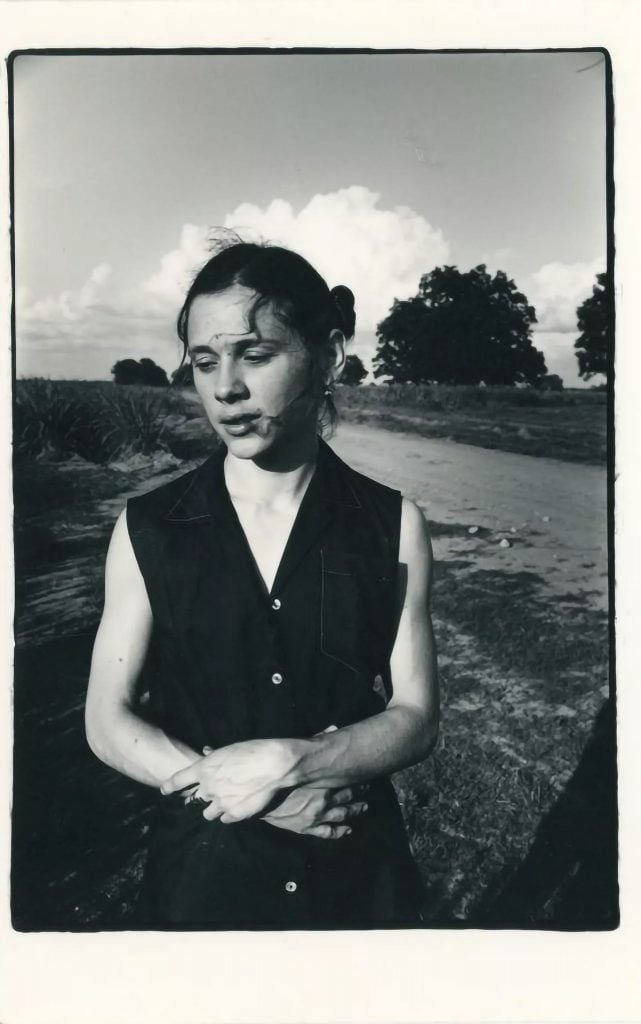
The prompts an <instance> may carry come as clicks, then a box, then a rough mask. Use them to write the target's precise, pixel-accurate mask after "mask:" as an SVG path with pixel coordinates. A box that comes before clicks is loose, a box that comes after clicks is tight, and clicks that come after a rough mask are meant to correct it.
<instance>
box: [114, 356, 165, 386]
mask: <svg viewBox="0 0 641 1024" xmlns="http://www.w3.org/2000/svg"><path fill="white" fill-rule="evenodd" d="M111 372H112V374H113V378H114V383H116V384H144V385H147V387H152V388H166V387H169V380H168V379H167V374H166V373H165V371H164V370H163V369H162V367H160V366H158V365H157V363H154V361H153V359H141V360H140V362H137V361H136V360H135V359H119V360H118V362H116V363H114V365H113V366H112V367H111Z"/></svg>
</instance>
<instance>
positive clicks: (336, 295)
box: [330, 284, 356, 339]
mask: <svg viewBox="0 0 641 1024" xmlns="http://www.w3.org/2000/svg"><path fill="white" fill-rule="evenodd" d="M330 295H331V296H332V299H333V300H334V304H335V306H336V308H337V309H338V312H339V313H340V319H341V330H342V332H343V334H344V335H345V337H346V338H348V339H349V338H353V337H354V328H355V326H356V313H355V312H354V293H353V292H352V291H351V289H350V288H348V287H347V286H346V285H344V284H337V285H335V287H334V288H332V289H331V290H330Z"/></svg>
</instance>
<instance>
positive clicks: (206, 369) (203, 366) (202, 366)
mask: <svg viewBox="0 0 641 1024" xmlns="http://www.w3.org/2000/svg"><path fill="white" fill-rule="evenodd" d="M217 365H218V364H217V363H211V362H208V363H194V367H195V369H196V370H200V372H201V373H210V372H211V371H212V370H215V369H216V366H217Z"/></svg>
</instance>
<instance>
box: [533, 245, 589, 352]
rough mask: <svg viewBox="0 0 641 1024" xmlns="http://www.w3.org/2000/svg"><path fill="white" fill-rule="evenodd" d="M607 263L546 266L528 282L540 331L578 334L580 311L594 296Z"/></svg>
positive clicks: (552, 264) (551, 264)
mask: <svg viewBox="0 0 641 1024" xmlns="http://www.w3.org/2000/svg"><path fill="white" fill-rule="evenodd" d="M602 270H604V266H603V260H600V259H596V260H591V261H590V262H589V263H546V264H545V265H544V266H542V267H540V268H539V270H537V271H536V272H535V273H534V274H532V275H531V276H530V278H529V279H528V280H527V281H525V282H524V291H525V294H526V295H527V297H528V300H529V301H530V303H531V304H532V305H533V306H534V308H535V309H536V316H537V321H538V328H539V330H542V331H552V332H554V333H557V334H559V333H564V332H568V333H576V334H577V335H578V333H579V332H578V329H577V325H576V311H577V307H578V306H580V305H581V303H582V302H583V300H584V299H587V298H588V297H589V296H590V295H591V294H592V285H593V284H594V281H595V278H596V275H597V274H598V273H600V272H601V271H602Z"/></svg>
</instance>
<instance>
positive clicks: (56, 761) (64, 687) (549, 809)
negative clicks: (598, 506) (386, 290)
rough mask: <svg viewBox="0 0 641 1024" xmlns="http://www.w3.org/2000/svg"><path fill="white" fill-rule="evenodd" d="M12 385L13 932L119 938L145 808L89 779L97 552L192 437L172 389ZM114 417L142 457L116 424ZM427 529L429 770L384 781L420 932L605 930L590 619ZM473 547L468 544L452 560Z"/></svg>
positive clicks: (601, 660)
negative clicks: (435, 664)
mask: <svg viewBox="0 0 641 1024" xmlns="http://www.w3.org/2000/svg"><path fill="white" fill-rule="evenodd" d="M29 389H31V391H30V401H31V406H30V407H29V408H27V409H26V411H25V409H24V408H23V410H22V412H21V413H20V416H22V419H20V418H19V417H17V434H16V459H15V522H16V575H17V595H16V638H17V646H16V674H15V746H14V781H15V790H14V811H13V837H12V838H13V851H14V859H13V874H12V893H13V895H12V907H13V919H14V925H15V927H17V928H18V929H23V930H38V929H54V930H55V929H81V930H82V929H96V928H98V929H102V928H122V927H135V901H136V894H137V892H138V889H139V884H140V879H141V876H142V870H143V864H144V855H145V854H144V850H145V836H146V833H147V830H148V826H149V817H150V813H151V810H150V808H151V803H150V793H149V791H148V790H147V789H146V788H145V787H142V786H138V785H136V784H135V783H133V782H130V781H128V780H126V779H125V778H123V777H121V776H119V775H117V774H116V773H115V772H113V771H111V770H110V769H108V768H106V767H105V766H104V765H102V764H100V763H99V762H98V761H97V760H96V759H95V758H94V757H93V755H91V753H90V752H89V750H88V748H87V746H86V742H85V739H84V729H83V705H84V694H85V687H86V681H87V674H88V667H89V659H90V652H91V646H92V642H93V637H94V634H95V629H96V626H97V623H98V618H99V615H100V610H101V601H102V574H103V565H104V556H105V553H106V548H107V544H108V538H109V534H110V531H111V528H112V524H113V521H114V519H115V517H116V515H117V513H118V511H119V510H120V508H121V507H122V505H123V503H124V498H125V496H126V495H128V494H130V493H132V492H136V491H138V490H140V489H146V488H147V487H149V486H152V485H153V484H154V483H161V482H162V481H163V480H164V479H168V478H169V475H170V474H175V473H179V472H183V471H184V470H185V469H188V468H190V465H191V464H192V462H190V461H189V460H199V459H200V458H201V457H202V455H203V453H204V452H205V451H206V450H207V448H208V446H209V445H210V444H211V434H210V431H209V429H208V428H207V427H206V426H205V425H204V423H203V420H202V416H201V415H200V413H199V411H198V408H197V406H196V405H195V404H194V402H193V398H191V397H190V396H189V395H188V394H186V395H182V394H180V393H176V392H172V391H167V392H161V393H160V394H159V393H157V392H144V391H138V389H116V388H114V387H113V386H111V385H101V384H100V385H94V384H89V385H84V384H79V383H74V384H72V385H69V389H68V390H66V393H65V394H64V395H63V398H64V401H63V400H62V399H59V395H61V394H62V393H63V391H64V390H65V389H58V387H57V385H51V384H49V383H47V382H22V383H21V384H20V385H19V387H18V393H17V403H18V406H19V405H20V403H21V401H23V402H24V395H25V393H26V392H29ZM21 390H22V391H23V395H22V396H21V394H20V392H21ZM345 390H346V389H343V391H345ZM350 390H351V391H352V392H354V393H358V394H359V395H362V396H363V401H365V396H366V395H367V389H360V388H353V389H350ZM379 390H382V389H379ZM385 390H386V391H387V390H389V389H385ZM478 390H480V389H478ZM123 391H124V392H125V394H124V395H123V394H121V392H123ZM587 394H588V396H589V397H587V398H586V399H585V406H586V407H587V406H588V405H589V403H590V402H594V408H595V409H597V408H601V406H600V405H599V402H598V401H597V400H596V399H595V398H594V395H593V394H592V395H591V394H590V393H587ZM34 395H35V396H36V397H35V398H34ZM566 397H569V396H561V398H563V399H565V398H566ZM36 399H37V400H36ZM358 400H359V401H360V398H359V399H358ZM58 401H60V406H59V407H58V410H57V411H51V409H48V403H51V402H53V403H55V402H58ZM452 401H454V399H453V398H452ZM506 401H507V400H506ZM519 401H520V399H519ZM82 402H85V403H86V407H85V406H81V403H82ZM121 402H122V403H124V408H125V410H126V411H125V413H123V421H125V417H129V418H128V419H126V422H127V423H128V424H130V425H131V424H136V423H140V422H141V420H142V421H144V423H143V425H144V424H146V426H145V429H144V430H143V436H144V437H146V438H154V439H155V440H154V442H153V444H149V443H148V442H145V443H144V444H142V443H141V442H139V441H138V440H137V434H136V429H137V428H136V427H135V426H130V427H129V428H128V429H127V428H126V427H123V426H122V422H123V421H121V420H118V419H117V416H116V414H115V413H114V409H116V410H117V409H118V408H120V403H121ZM128 403H131V405H132V406H133V407H134V410H133V412H132V413H131V415H130V414H129V412H128V411H127V409H128ZM507 404H509V403H507ZM79 407H82V408H83V409H85V414H84V416H85V418H86V420H87V422H89V423H90V424H91V429H90V430H88V431H87V432H84V431H83V423H84V422H85V418H83V416H81V415H80V414H79V412H78V408H79ZM559 407H560V408H563V407H562V406H559ZM524 408H526V409H527V408H528V407H527V406H525V407H524ZM550 408H556V407H555V406H550ZM74 409H75V410H76V411H75V413H74V412H73V410H74ZM92 409H93V410H94V411H93V413H92V412H91V410H92ZM60 410H62V411H63V412H64V415H63V412H61V411H60ZM65 410H66V411H65ZM70 410H71V411H70ZM96 410H99V411H96ZM392 411H393V410H392V409H391V408H390V413H391V412H392ZM572 411H573V412H574V413H575V414H576V415H577V417H578V418H579V419H580V418H581V417H582V416H583V415H584V411H585V410H584V408H583V406H581V407H580V408H578V407H577V405H576V404H575V405H572V404H569V405H568V406H567V408H563V413H564V415H567V416H570V414H571V412H572ZM459 414H460V415H467V413H460V412H459V413H457V415H459ZM512 414H513V410H512V409H510V416H512ZM65 417H67V418H66V419H65ZM43 423H44V424H45V426H40V427H38V429H37V430H36V428H35V426H34V425H37V424H43ZM47 424H49V425H47ZM51 424H54V425H55V429H54V427H53V426H51ZM114 425H116V426H117V432H116V433H113V429H114ZM404 429H405V428H404ZM87 439H89V440H87ZM116 442H117V443H116ZM92 446H94V447H92ZM431 529H432V534H433V537H434V539H435V542H436V545H437V548H438V550H439V552H440V556H439V560H438V562H437V571H436V581H435V591H434V601H433V606H434V617H435V627H436V632H437V640H438V646H439V664H440V673H441V685H442V692H443V728H442V732H441V736H440V739H439V743H438V747H437V749H436V751H435V753H434V755H433V756H432V757H431V758H430V759H429V760H428V761H427V762H426V763H425V764H422V765H418V766H416V767H414V768H411V769H409V770H407V771H405V772H402V773H400V774H399V775H398V776H397V777H396V778H395V784H396V786H397V789H398V792H399V796H400V799H401V803H402V806H403V811H404V815H405V820H406V823H407V827H408V831H409V834H410V838H411V841H412V845H413V849H414V851H415V855H416V858H417V860H418V863H419V865H420V867H421V870H422V873H423V876H424V878H425V881H426V884H427V888H428V899H427V902H426V906H425V911H424V912H425V919H426V922H427V924H428V925H431V926H434V927H442V926H449V927H461V926H477V927H508V926H509V927H539V928H609V927H614V926H615V925H616V922H617V898H616V801H615V761H614V738H613V732H612V729H613V726H612V720H611V716H610V711H609V701H608V699H607V697H608V656H607V652H608V624H607V617H606V615H605V614H604V613H603V612H601V611H599V610H597V609H595V608H594V607H593V606H592V605H591V603H590V602H589V600H588V599H587V597H582V596H581V595H577V594H575V593H570V592H568V593H567V594H561V595H560V596H557V597H556V598H555V599H554V600H553V601H552V600H551V599H550V596H549V593H548V592H547V591H546V589H545V586H544V581H543V580H542V579H541V577H540V576H539V575H537V574H536V573H533V572H526V571H520V572H506V571H500V570H499V569H497V568H492V567H487V563H484V562H483V561H482V559H479V558H478V557H475V556H474V555H473V553H472V552H468V553H467V554H466V553H465V552H464V551H461V550H459V549H456V548H455V547H451V548H448V545H449V544H450V542H454V541H456V542H458V541H459V540H460V537H461V536H465V537H466V536H468V531H467V526H466V525H465V524H460V525H456V524H452V523H447V524H445V523H442V524H440V523H438V522H432V523H431ZM493 540H495V538H492V537H491V536H489V535H486V532H485V531H483V530H480V531H479V532H478V535H477V537H476V538H475V541H474V543H476V544H478V545H479V546H482V545H483V544H488V545H489V544H491V543H492V541H493ZM466 543H467V542H466ZM484 565H485V567H484Z"/></svg>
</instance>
